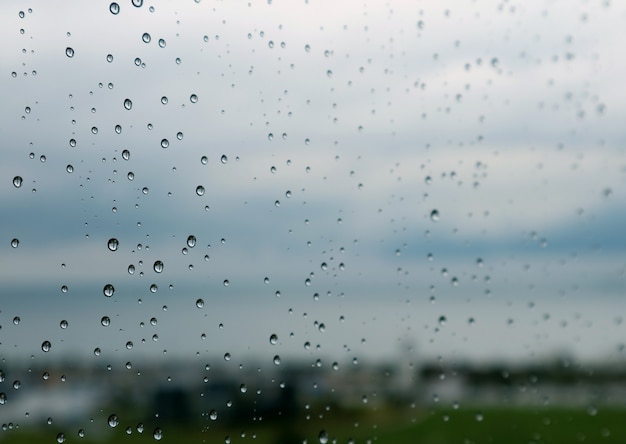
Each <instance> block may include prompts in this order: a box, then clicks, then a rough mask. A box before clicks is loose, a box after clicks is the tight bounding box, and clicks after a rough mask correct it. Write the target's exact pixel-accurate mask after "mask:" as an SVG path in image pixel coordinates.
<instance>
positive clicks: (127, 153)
mask: <svg viewBox="0 0 626 444" xmlns="http://www.w3.org/2000/svg"><path fill="white" fill-rule="evenodd" d="M122 159H124V160H128V159H130V151H128V150H124V151H122Z"/></svg>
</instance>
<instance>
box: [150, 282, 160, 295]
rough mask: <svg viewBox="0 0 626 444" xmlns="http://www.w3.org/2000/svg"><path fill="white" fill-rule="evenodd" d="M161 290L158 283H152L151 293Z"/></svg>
mask: <svg viewBox="0 0 626 444" xmlns="http://www.w3.org/2000/svg"><path fill="white" fill-rule="evenodd" d="M158 290H159V287H158V286H157V284H152V285H150V293H156V292H157V291H158Z"/></svg>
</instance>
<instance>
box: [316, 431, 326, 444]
mask: <svg viewBox="0 0 626 444" xmlns="http://www.w3.org/2000/svg"><path fill="white" fill-rule="evenodd" d="M317 437H318V438H319V440H320V444H326V443H327V442H328V433H326V430H322V431H320V434H319V435H318V436H317Z"/></svg>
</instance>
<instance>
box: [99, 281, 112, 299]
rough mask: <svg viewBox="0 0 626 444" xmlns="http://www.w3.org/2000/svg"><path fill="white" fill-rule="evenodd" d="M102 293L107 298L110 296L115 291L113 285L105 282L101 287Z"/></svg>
mask: <svg viewBox="0 0 626 444" xmlns="http://www.w3.org/2000/svg"><path fill="white" fill-rule="evenodd" d="M102 293H104V295H105V296H106V297H107V298H110V297H111V296H113V294H114V293H115V287H113V285H111V284H106V285H105V286H104V288H103V289H102Z"/></svg>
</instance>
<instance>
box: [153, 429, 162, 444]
mask: <svg viewBox="0 0 626 444" xmlns="http://www.w3.org/2000/svg"><path fill="white" fill-rule="evenodd" d="M152 437H153V438H154V439H156V440H157V441H160V440H161V438H163V431H162V430H161V429H160V428H158V427H157V428H156V429H154V432H152Z"/></svg>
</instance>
